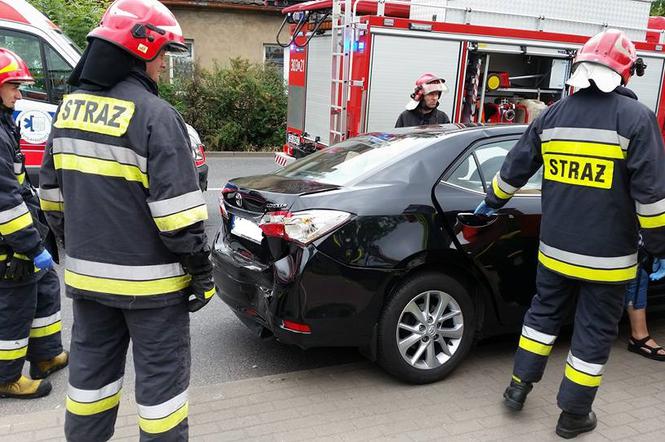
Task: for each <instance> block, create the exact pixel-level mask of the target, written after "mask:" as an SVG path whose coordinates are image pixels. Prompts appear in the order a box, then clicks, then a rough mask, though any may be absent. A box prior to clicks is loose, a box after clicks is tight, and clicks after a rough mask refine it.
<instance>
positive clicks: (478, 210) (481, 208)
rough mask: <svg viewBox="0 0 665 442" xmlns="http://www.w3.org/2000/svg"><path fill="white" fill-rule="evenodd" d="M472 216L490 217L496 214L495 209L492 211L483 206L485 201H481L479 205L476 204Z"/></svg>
mask: <svg viewBox="0 0 665 442" xmlns="http://www.w3.org/2000/svg"><path fill="white" fill-rule="evenodd" d="M473 214H474V215H481V216H492V215H495V214H496V209H492V208H491V207H490V206H488V205H487V204H485V201H484V200H483V201H482V202H481V203H480V204H478V207H476V210H474V211H473Z"/></svg>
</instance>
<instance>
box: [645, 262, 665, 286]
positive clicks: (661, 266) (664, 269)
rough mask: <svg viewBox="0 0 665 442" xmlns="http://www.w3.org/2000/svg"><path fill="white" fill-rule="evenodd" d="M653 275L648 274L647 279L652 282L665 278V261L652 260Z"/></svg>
mask: <svg viewBox="0 0 665 442" xmlns="http://www.w3.org/2000/svg"><path fill="white" fill-rule="evenodd" d="M652 270H653V273H651V274H649V279H650V280H652V281H660V280H661V279H663V277H664V276H665V259H654V260H653V268H652Z"/></svg>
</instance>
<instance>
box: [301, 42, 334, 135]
mask: <svg viewBox="0 0 665 442" xmlns="http://www.w3.org/2000/svg"><path fill="white" fill-rule="evenodd" d="M330 38H331V37H330V34H326V35H322V36H317V37H314V38H312V40H311V41H310V42H309V47H308V48H307V78H306V80H305V81H306V82H307V83H306V84H307V92H306V98H305V132H307V133H308V134H309V136H310V137H311V138H312V139H313V138H315V137H321V139H320V141H319V142H320V143H323V144H325V145H328V142H329V140H330V84H331V81H330V77H331V73H332V57H331V55H330V47H331V45H332V43H331V41H330Z"/></svg>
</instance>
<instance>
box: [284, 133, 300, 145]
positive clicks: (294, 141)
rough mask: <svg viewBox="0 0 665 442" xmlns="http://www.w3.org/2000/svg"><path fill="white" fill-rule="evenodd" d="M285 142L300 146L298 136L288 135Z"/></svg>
mask: <svg viewBox="0 0 665 442" xmlns="http://www.w3.org/2000/svg"><path fill="white" fill-rule="evenodd" d="M286 141H287V142H288V143H290V144H293V145H295V146H297V145H299V144H300V135H296V134H291V133H290V134H288V135H287V136H286Z"/></svg>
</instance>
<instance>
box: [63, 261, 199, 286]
mask: <svg viewBox="0 0 665 442" xmlns="http://www.w3.org/2000/svg"><path fill="white" fill-rule="evenodd" d="M190 280H191V276H190V275H187V274H186V273H185V271H184V270H183V268H182V266H181V265H180V264H179V263H171V264H158V265H148V266H125V265H117V264H108V263H102V262H94V261H86V260H82V259H77V258H72V257H70V256H67V261H66V269H65V284H67V285H68V286H70V287H73V288H77V289H80V290H87V291H91V292H97V293H107V294H111V295H123V296H150V295H161V294H165V293H172V292H176V291H178V290H182V289H184V288H186V287H188V286H189V282H190Z"/></svg>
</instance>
